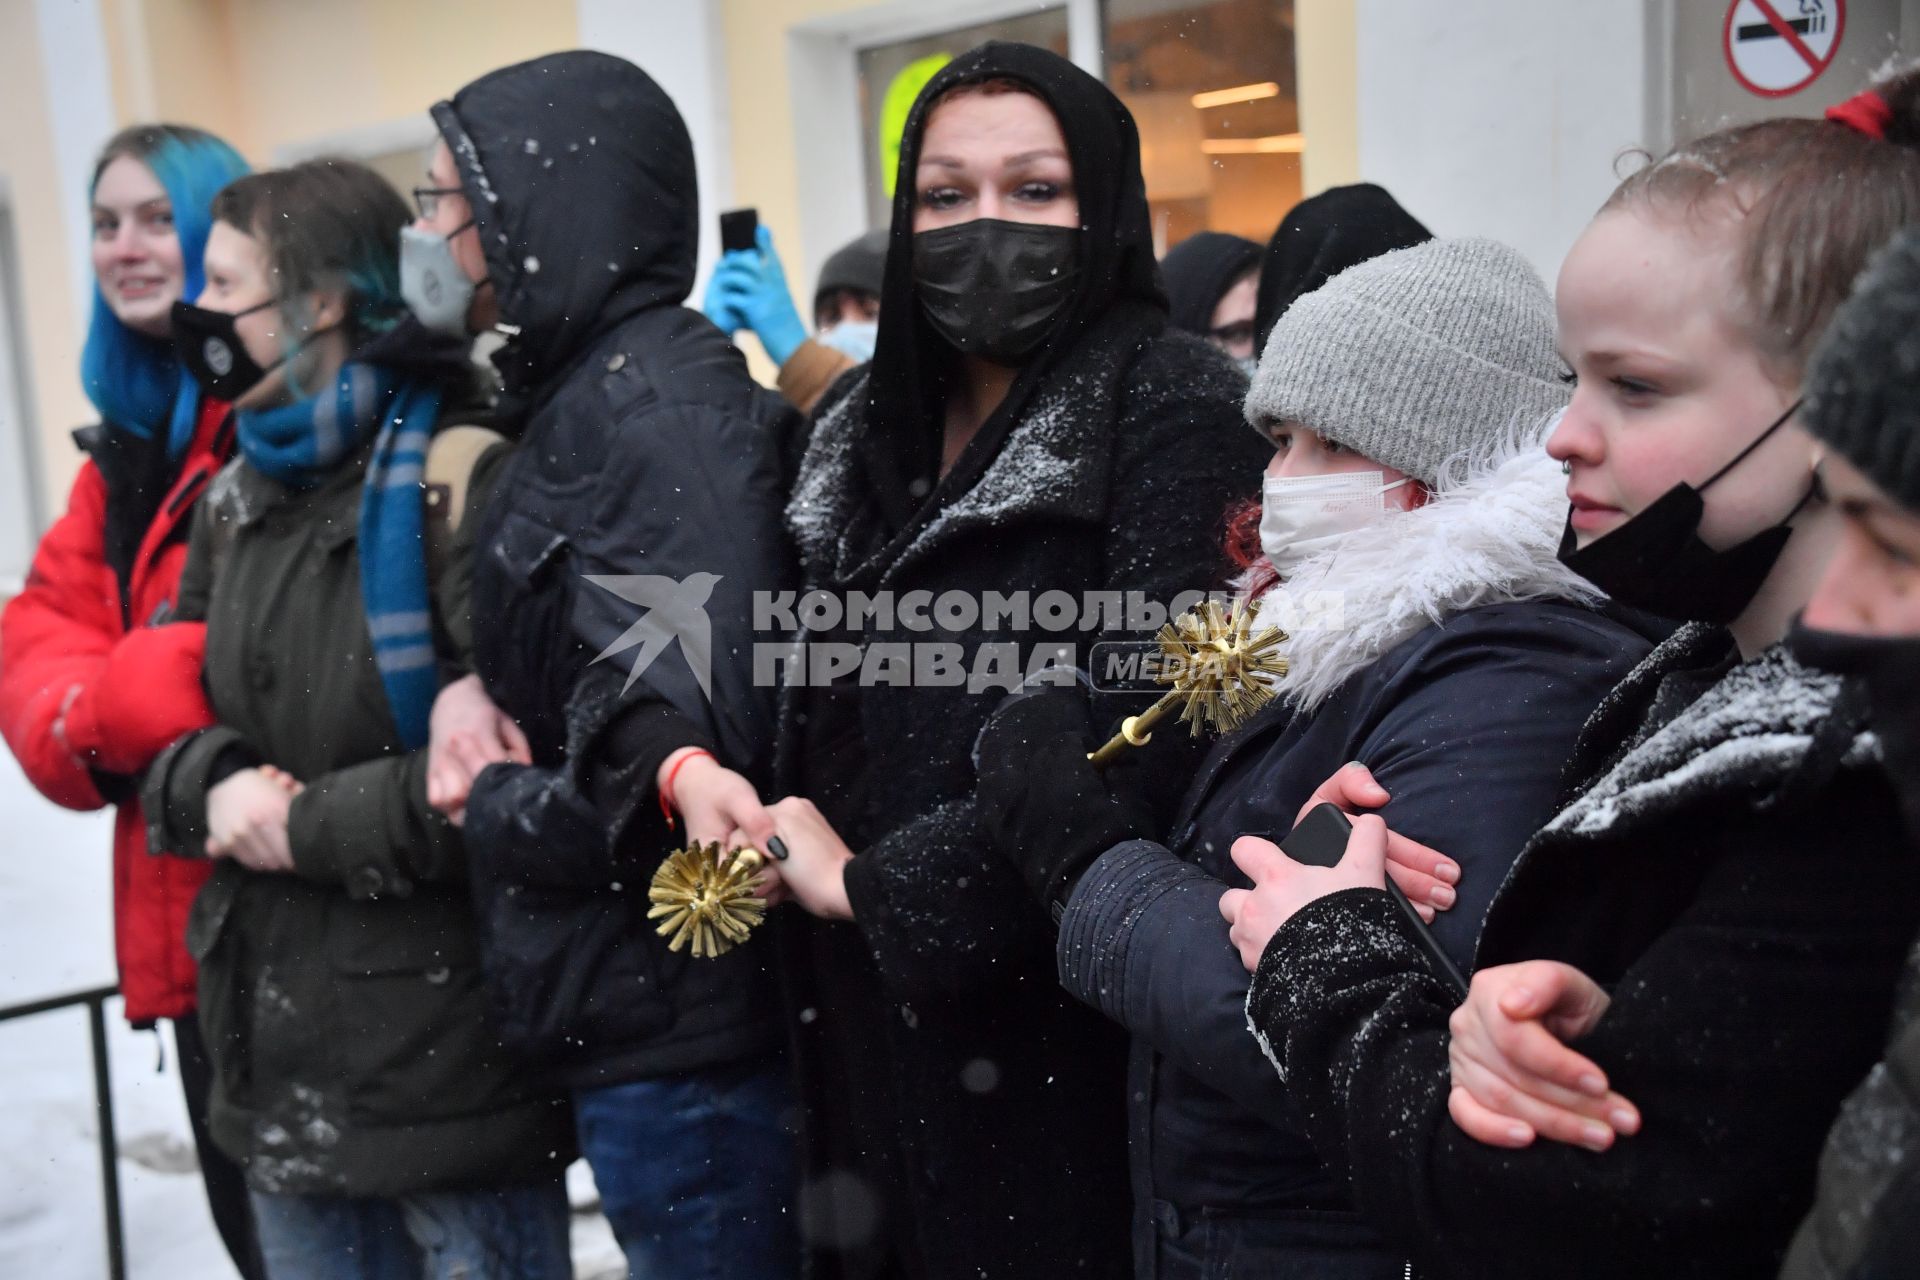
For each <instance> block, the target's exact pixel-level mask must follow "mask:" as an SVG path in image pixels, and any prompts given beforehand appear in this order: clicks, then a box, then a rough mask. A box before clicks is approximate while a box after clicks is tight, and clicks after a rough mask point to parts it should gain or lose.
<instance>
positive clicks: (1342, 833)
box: [1280, 804, 1467, 1000]
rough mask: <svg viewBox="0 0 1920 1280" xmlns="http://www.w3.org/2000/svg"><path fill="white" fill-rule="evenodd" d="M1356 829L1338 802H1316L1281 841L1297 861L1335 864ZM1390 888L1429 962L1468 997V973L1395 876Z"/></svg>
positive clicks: (1458, 992) (1313, 863) (1285, 850)
mask: <svg viewBox="0 0 1920 1280" xmlns="http://www.w3.org/2000/svg"><path fill="white" fill-rule="evenodd" d="M1352 831H1353V824H1352V823H1351V822H1349V821H1347V815H1346V814H1344V813H1342V812H1340V810H1339V809H1338V808H1337V807H1336V806H1334V805H1330V804H1321V805H1315V806H1314V807H1313V808H1312V809H1310V810H1309V811H1308V812H1307V816H1306V817H1304V818H1302V819H1300V823H1299V825H1298V826H1296V827H1294V829H1293V830H1292V831H1289V832H1288V833H1287V835H1286V838H1285V839H1284V840H1282V841H1280V852H1282V853H1284V854H1286V855H1287V856H1288V857H1289V858H1292V859H1293V860H1294V861H1295V862H1304V863H1306V864H1307V865H1308V866H1314V867H1331V866H1334V865H1336V864H1338V863H1339V861H1340V859H1342V858H1344V857H1346V856H1347V837H1348V835H1350V834H1351V833H1352ZM1387 892H1388V893H1390V894H1392V895H1393V900H1394V902H1395V903H1396V904H1398V905H1399V907H1400V914H1401V915H1403V916H1405V917H1406V918H1407V923H1409V924H1411V925H1412V926H1413V936H1414V938H1415V940H1416V941H1418V942H1419V944H1420V949H1421V950H1422V951H1424V952H1426V955H1427V964H1428V965H1429V966H1430V967H1431V968H1432V969H1433V972H1434V974H1435V976H1437V977H1438V978H1439V979H1440V980H1441V981H1442V982H1445V983H1446V984H1447V985H1448V986H1450V987H1452V988H1453V990H1454V993H1455V994H1456V995H1458V996H1459V997H1460V998H1461V999H1462V1000H1464V999H1466V998H1467V979H1466V977H1465V976H1464V975H1463V974H1462V973H1461V972H1460V969H1459V967H1458V966H1457V965H1455V964H1454V963H1453V957H1451V956H1449V955H1448V954H1447V952H1446V949H1445V948H1444V947H1442V946H1441V945H1440V943H1439V940H1438V939H1436V938H1435V937H1434V936H1433V931H1432V930H1431V929H1429V928H1427V922H1426V921H1425V920H1422V919H1421V918H1420V912H1419V911H1418V910H1416V909H1415V907H1414V905H1413V903H1412V901H1411V900H1410V899H1408V897H1407V895H1406V894H1404V893H1402V892H1401V891H1400V886H1399V885H1397V884H1395V883H1394V882H1393V877H1392V876H1388V877H1387Z"/></svg>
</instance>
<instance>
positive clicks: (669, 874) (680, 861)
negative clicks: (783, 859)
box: [647, 841, 767, 958]
mask: <svg viewBox="0 0 1920 1280" xmlns="http://www.w3.org/2000/svg"><path fill="white" fill-rule="evenodd" d="M764 865H766V857H765V855H763V854H762V853H761V852H760V851H759V850H758V849H736V850H734V851H733V853H732V854H731V855H730V856H729V855H724V854H722V853H721V851H720V845H719V842H718V841H715V842H713V843H710V844H699V843H697V842H696V843H694V844H691V845H688V846H687V847H686V848H684V849H676V850H674V851H673V852H672V853H670V854H668V855H667V860H666V861H665V862H663V863H661V864H660V869H659V870H658V871H655V872H654V873H653V884H652V885H651V886H650V887H649V888H648V890H647V898H648V900H650V901H651V902H652V903H653V907H652V908H651V909H650V910H649V911H648V912H647V919H649V920H659V921H660V926H659V930H658V932H659V934H660V936H661V937H663V938H667V939H668V942H667V949H668V950H669V951H678V950H680V948H682V947H684V946H686V945H687V943H688V942H689V941H691V942H692V943H693V954H694V955H695V956H696V957H702V958H711V957H713V956H722V955H725V954H726V953H727V952H729V951H731V950H733V949H734V948H735V947H736V946H738V945H739V944H741V943H742V942H745V941H746V940H747V938H748V936H749V935H751V934H752V932H753V927H754V926H755V925H757V924H759V923H760V922H761V921H762V920H764V919H766V916H767V901H766V899H765V898H763V897H761V896H760V895H759V894H758V893H757V892H755V890H754V884H753V880H754V876H755V875H757V874H758V873H759V870H760V868H761V867H762V866H764ZM663 917H664V918H663Z"/></svg>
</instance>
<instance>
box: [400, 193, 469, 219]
mask: <svg viewBox="0 0 1920 1280" xmlns="http://www.w3.org/2000/svg"><path fill="white" fill-rule="evenodd" d="M466 194H467V192H466V189H465V188H464V187H415V188H414V189H413V203H414V204H415V205H417V206H419V209H420V216H421V217H423V218H427V219H429V220H431V219H432V218H433V216H434V215H435V214H437V213H439V212H440V199H441V197H442V196H464V195H466Z"/></svg>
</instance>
